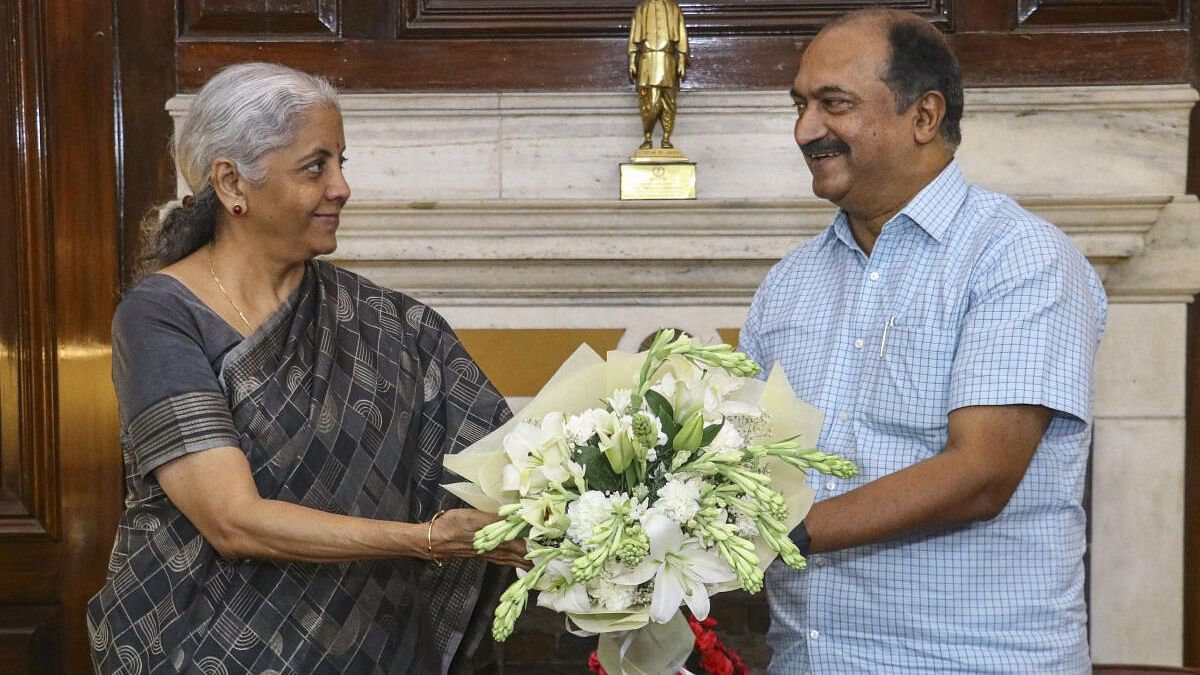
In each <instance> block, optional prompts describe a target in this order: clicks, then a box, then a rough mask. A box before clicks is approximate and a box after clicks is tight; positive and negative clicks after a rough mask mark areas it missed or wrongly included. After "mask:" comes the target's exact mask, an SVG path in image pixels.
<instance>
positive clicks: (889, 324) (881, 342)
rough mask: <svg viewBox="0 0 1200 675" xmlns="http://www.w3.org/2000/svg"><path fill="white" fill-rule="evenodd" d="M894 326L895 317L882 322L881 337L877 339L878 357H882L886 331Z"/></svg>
mask: <svg viewBox="0 0 1200 675" xmlns="http://www.w3.org/2000/svg"><path fill="white" fill-rule="evenodd" d="M895 327H896V317H895V316H893V317H892V318H890V319H888V320H887V322H886V323H884V324H883V338H882V339H880V340H879V358H881V359H882V358H883V349H884V347H886V346H887V339H888V331H889V330H891V329H893V328H895Z"/></svg>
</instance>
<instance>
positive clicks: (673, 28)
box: [629, 0, 688, 150]
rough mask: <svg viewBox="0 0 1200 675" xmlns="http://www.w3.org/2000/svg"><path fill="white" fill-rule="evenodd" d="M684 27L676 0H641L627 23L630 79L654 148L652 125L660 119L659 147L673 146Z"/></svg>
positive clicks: (685, 47)
mask: <svg viewBox="0 0 1200 675" xmlns="http://www.w3.org/2000/svg"><path fill="white" fill-rule="evenodd" d="M687 60H688V43H687V28H685V27H684V25H683V12H681V11H679V5H677V4H675V0H642V1H641V2H639V3H638V6H637V8H636V9H634V10H633V20H632V21H631V22H630V24H629V79H630V80H632V81H633V82H634V83H636V84H637V90H638V101H639V104H640V108H641V113H642V130H643V132H644V135H645V141H644V142H643V143H642V145H641V148H640V149H642V150H649V149H650V148H651V147H653V145H654V144H653V141H652V140H651V136H652V134H653V133H654V125H655V123H656V122H658V121H659V120H660V119H661V120H662V128H663V135H662V147H663V148H673V147H675V146H673V145H671V131H672V130H673V129H674V128H675V94H676V93H678V91H679V83H680V81H682V80H683V77H684V74H686V72H687Z"/></svg>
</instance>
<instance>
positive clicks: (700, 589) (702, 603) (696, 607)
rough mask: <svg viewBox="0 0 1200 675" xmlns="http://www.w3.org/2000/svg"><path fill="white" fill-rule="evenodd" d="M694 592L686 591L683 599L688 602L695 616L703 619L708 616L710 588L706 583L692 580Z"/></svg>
mask: <svg viewBox="0 0 1200 675" xmlns="http://www.w3.org/2000/svg"><path fill="white" fill-rule="evenodd" d="M691 587H692V592H691V593H684V595H683V601H684V602H686V603H687V606H688V609H690V610H692V614H693V615H695V617H696V618H697V619H698V620H700V621H703V620H705V619H707V618H708V609H709V607H708V589H707V588H705V587H704V584H701V583H697V582H696V581H694V580H693V581H692V583H691Z"/></svg>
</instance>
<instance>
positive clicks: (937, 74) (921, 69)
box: [883, 18, 963, 146]
mask: <svg viewBox="0 0 1200 675" xmlns="http://www.w3.org/2000/svg"><path fill="white" fill-rule="evenodd" d="M887 36H888V46H889V47H890V48H891V56H890V58H889V62H888V65H887V69H886V71H885V72H884V74H883V81H884V83H885V84H887V86H888V89H891V90H892V95H894V96H895V97H896V112H897V113H900V112H904V111H905V110H907V109H908V107H909V106H910V105H912V104H913V102H915V101H916V100H917V99H919V98H921V96H923V95H924V94H925V93H926V92H930V91H936V92H938V93H940V94H941V95H942V98H944V99H945V100H946V114H945V116H943V117H942V124H941V131H942V137H943V138H945V139H946V142H947V143H949V144H950V145H953V146H957V145H958V144H959V143H961V142H962V129H961V128H960V127H959V122H960V121H961V120H962V114H963V88H962V70H961V69H960V67H959V65H958V58H957V57H955V56H954V52H953V51H951V49H950V45H949V44H948V43H947V42H946V38H945V37H943V36H942V34H941V33H939V32H938V31H937V29H936V28H934V27H933V26H931V25H929V24H928V23H926V22H925V21H923V20H921V19H916V18H913V19H901V20H898V21H893V22H890V23H889V24H888V26H887Z"/></svg>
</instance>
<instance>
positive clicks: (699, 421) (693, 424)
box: [675, 412, 704, 452]
mask: <svg viewBox="0 0 1200 675" xmlns="http://www.w3.org/2000/svg"><path fill="white" fill-rule="evenodd" d="M703 438H704V415H702V414H701V413H699V412H694V413H692V416H691V417H689V418H687V421H686V422H684V423H683V426H682V427H680V429H679V433H677V434H675V451H676V452H695V450H696V449H697V448H699V447H700V441H701V440H703Z"/></svg>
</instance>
